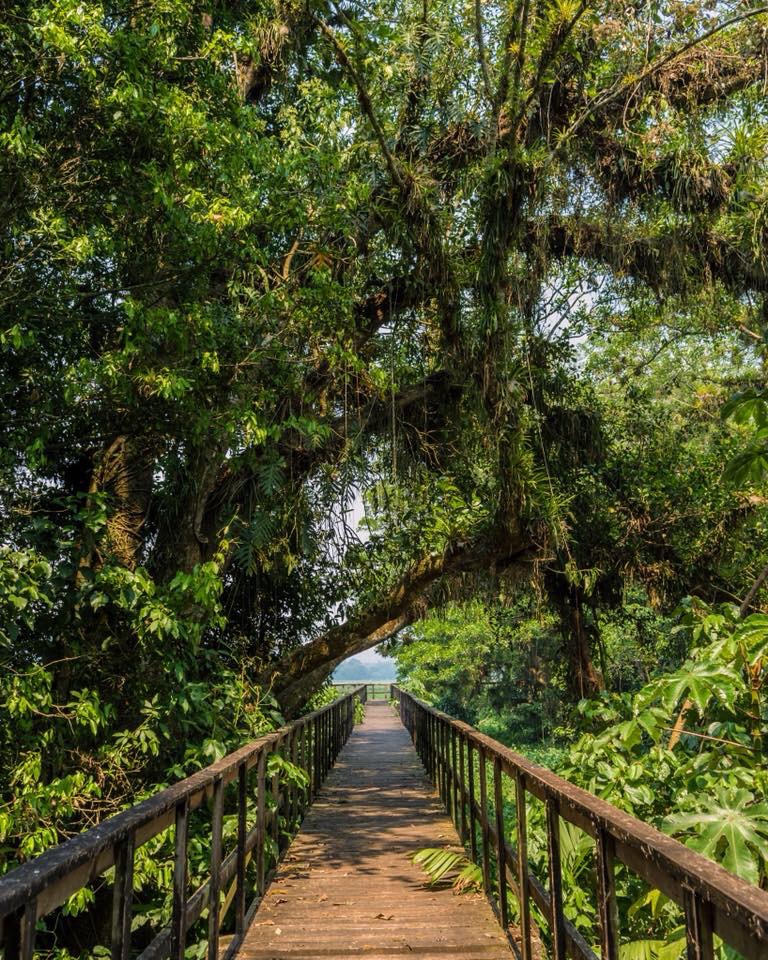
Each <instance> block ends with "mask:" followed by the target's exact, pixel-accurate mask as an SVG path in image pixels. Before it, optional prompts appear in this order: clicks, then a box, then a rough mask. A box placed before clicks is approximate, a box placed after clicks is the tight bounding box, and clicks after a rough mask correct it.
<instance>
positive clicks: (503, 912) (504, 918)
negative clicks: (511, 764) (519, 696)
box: [493, 756, 509, 930]
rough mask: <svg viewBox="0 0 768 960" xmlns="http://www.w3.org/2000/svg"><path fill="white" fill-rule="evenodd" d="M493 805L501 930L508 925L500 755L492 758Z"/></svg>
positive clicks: (505, 849)
mask: <svg viewBox="0 0 768 960" xmlns="http://www.w3.org/2000/svg"><path fill="white" fill-rule="evenodd" d="M493 806H494V809H495V811H496V872H497V874H498V876H497V878H496V882H497V885H498V888H499V922H500V923H501V928H502V930H506V929H507V926H508V925H509V904H508V902H507V848H506V843H505V838H504V797H503V795H502V789H501V757H498V756H494V758H493Z"/></svg>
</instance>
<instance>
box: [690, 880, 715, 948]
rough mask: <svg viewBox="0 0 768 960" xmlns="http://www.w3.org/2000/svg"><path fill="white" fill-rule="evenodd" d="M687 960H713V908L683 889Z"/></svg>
mask: <svg viewBox="0 0 768 960" xmlns="http://www.w3.org/2000/svg"><path fill="white" fill-rule="evenodd" d="M683 903H684V908H685V938H686V951H687V952H686V956H687V960H712V958H713V957H714V944H713V940H712V908H711V907H710V905H709V904H708V903H706V901H704V900H703V899H702V898H701V897H700V896H698V894H696V893H695V892H694V891H693V890H691V889H689V888H688V887H685V888H684V889H683Z"/></svg>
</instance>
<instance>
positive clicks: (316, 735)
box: [312, 717, 321, 799]
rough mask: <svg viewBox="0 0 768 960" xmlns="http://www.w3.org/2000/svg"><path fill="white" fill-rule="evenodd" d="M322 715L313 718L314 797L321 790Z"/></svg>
mask: <svg viewBox="0 0 768 960" xmlns="http://www.w3.org/2000/svg"><path fill="white" fill-rule="evenodd" d="M320 756H321V754H320V717H313V718H312V799H314V798H315V797H316V796H317V794H318V791H319V790H320Z"/></svg>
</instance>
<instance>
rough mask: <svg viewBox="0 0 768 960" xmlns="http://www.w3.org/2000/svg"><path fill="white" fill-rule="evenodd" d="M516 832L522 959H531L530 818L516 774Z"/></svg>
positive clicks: (522, 785)
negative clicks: (528, 817)
mask: <svg viewBox="0 0 768 960" xmlns="http://www.w3.org/2000/svg"><path fill="white" fill-rule="evenodd" d="M515 811H516V814H517V817H516V822H515V833H516V839H517V889H518V892H519V894H520V960H531V958H532V951H531V899H530V897H531V888H530V881H529V878H528V820H527V810H526V803H525V781H524V779H523V775H522V773H520V772H519V771H518V772H517V773H516V774H515Z"/></svg>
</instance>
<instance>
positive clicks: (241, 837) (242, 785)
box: [235, 763, 248, 937]
mask: <svg viewBox="0 0 768 960" xmlns="http://www.w3.org/2000/svg"><path fill="white" fill-rule="evenodd" d="M247 786H248V771H247V770H246V768H245V763H241V764H240V765H239V766H238V768H237V854H236V858H237V860H236V868H235V878H236V879H235V884H236V886H235V934H236V935H237V936H238V937H241V936H242V935H243V934H244V933H245V837H246V821H245V814H246V809H247V806H246V802H247V797H246V790H247Z"/></svg>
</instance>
